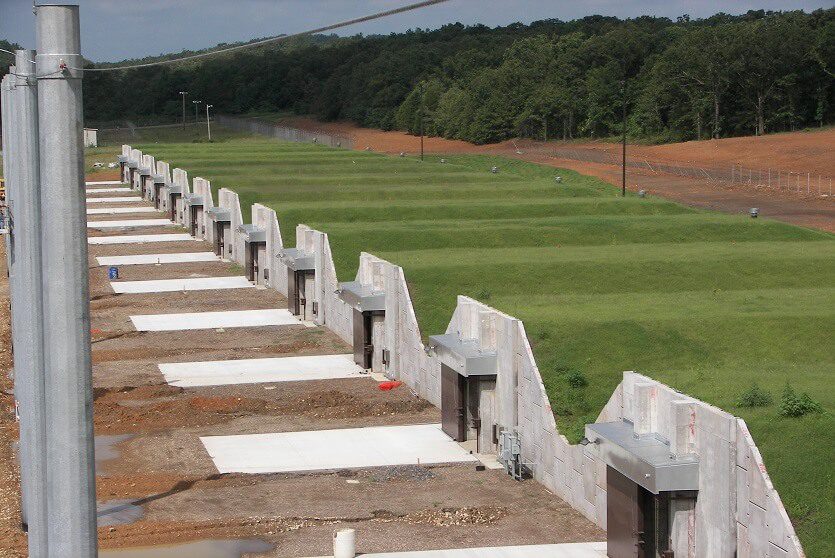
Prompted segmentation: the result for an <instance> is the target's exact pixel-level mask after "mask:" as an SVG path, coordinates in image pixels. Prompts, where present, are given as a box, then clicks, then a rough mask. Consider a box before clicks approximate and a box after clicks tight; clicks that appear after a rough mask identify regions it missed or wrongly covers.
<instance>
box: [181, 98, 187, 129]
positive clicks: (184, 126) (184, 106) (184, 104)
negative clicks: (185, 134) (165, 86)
mask: <svg viewBox="0 0 835 558" xmlns="http://www.w3.org/2000/svg"><path fill="white" fill-rule="evenodd" d="M186 95H188V91H180V96H181V97H182V98H183V130H185V129H186Z"/></svg>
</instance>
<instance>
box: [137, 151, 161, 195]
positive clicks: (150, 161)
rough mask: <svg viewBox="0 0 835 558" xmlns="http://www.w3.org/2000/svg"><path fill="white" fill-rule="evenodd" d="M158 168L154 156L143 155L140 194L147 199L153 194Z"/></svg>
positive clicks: (140, 171) (140, 170) (140, 172)
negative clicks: (155, 174)
mask: <svg viewBox="0 0 835 558" xmlns="http://www.w3.org/2000/svg"><path fill="white" fill-rule="evenodd" d="M156 168H157V165H156V161H154V158H153V157H152V156H150V155H142V162H141V163H140V165H139V194H140V196H141V197H142V198H144V199H146V200H150V199H151V195H152V194H153V190H154V173H155V172H156Z"/></svg>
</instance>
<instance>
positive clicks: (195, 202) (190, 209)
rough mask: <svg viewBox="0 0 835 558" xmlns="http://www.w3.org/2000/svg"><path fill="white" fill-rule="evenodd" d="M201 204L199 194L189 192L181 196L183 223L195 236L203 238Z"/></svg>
mask: <svg viewBox="0 0 835 558" xmlns="http://www.w3.org/2000/svg"><path fill="white" fill-rule="evenodd" d="M203 205H204V201H203V196H201V195H200V194H195V193H190V194H186V195H185V196H183V212H184V213H183V220H184V221H185V222H184V223H183V225H184V226H185V227H186V229H188V231H189V233H190V234H191V236H193V237H195V238H203V236H204V235H205V234H206V226H205V224H204V222H203V215H204V209H203Z"/></svg>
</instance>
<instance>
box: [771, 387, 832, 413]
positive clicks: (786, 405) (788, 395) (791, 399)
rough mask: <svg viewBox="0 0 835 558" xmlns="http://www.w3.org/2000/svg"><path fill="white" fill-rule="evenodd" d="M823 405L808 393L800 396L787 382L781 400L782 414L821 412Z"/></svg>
mask: <svg viewBox="0 0 835 558" xmlns="http://www.w3.org/2000/svg"><path fill="white" fill-rule="evenodd" d="M821 412H823V407H821V404H820V403H818V402H817V401H814V400H813V399H812V398H811V397H809V394H808V393H803V394H802V395H800V396H798V395H797V393H795V391H794V388H792V386H791V384H788V383H787V384H786V387H785V389H783V397H782V400H781V401H780V415H781V416H784V417H802V416H803V415H808V414H809V413H821Z"/></svg>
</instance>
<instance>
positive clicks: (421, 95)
mask: <svg viewBox="0 0 835 558" xmlns="http://www.w3.org/2000/svg"><path fill="white" fill-rule="evenodd" d="M424 87H425V86H424V85H423V83H421V84H420V160H421V161H423V113H424V104H423V98H424V96H425V95H424V91H425V89H424Z"/></svg>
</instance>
